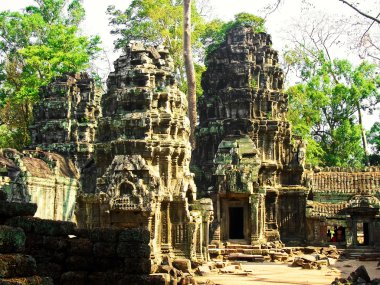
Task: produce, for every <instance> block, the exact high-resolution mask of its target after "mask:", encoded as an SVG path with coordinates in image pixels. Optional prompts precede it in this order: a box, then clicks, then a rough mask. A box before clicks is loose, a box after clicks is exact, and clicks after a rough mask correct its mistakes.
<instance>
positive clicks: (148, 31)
mask: <svg viewBox="0 0 380 285" xmlns="http://www.w3.org/2000/svg"><path fill="white" fill-rule="evenodd" d="M191 12H192V16H191V19H192V26H193V30H192V34H191V39H192V45H193V49H194V50H197V49H198V48H199V47H200V46H201V43H200V40H199V39H200V35H201V34H202V33H203V32H204V29H205V20H204V19H203V17H202V16H201V15H200V14H199V12H198V10H197V8H196V5H195V3H194V2H193V3H192V11H191ZM107 14H108V15H109V16H110V24H111V26H112V27H113V30H112V31H111V33H112V34H115V35H118V36H119V37H118V39H117V40H116V41H115V48H116V49H122V48H124V47H125V46H126V45H127V44H128V43H129V42H130V41H133V40H138V41H143V42H145V43H147V44H152V45H160V44H162V45H165V46H167V47H168V48H169V51H170V53H171V55H172V56H173V59H174V64H175V66H176V67H177V68H178V69H180V72H182V70H183V66H184V63H183V58H182V53H183V1H181V0H174V1H173V0H133V1H132V3H131V4H130V5H129V7H128V8H127V9H126V10H125V11H121V10H118V9H116V8H115V6H109V7H108V9H107Z"/></svg>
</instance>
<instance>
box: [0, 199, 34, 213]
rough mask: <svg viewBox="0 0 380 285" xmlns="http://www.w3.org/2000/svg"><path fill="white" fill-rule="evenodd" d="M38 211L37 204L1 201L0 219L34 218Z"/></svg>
mask: <svg viewBox="0 0 380 285" xmlns="http://www.w3.org/2000/svg"><path fill="white" fill-rule="evenodd" d="M36 211H37V204H33V203H17V202H6V201H1V199H0V217H15V216H33V215H34V214H35V213H36Z"/></svg>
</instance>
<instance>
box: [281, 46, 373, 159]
mask: <svg viewBox="0 0 380 285" xmlns="http://www.w3.org/2000/svg"><path fill="white" fill-rule="evenodd" d="M316 54H317V56H316V57H314V58H312V57H307V56H305V57H303V58H302V60H296V61H294V62H296V63H297V64H298V65H299V66H300V67H301V77H302V79H303V82H304V83H301V84H297V85H295V86H292V87H290V88H289V90H288V93H289V105H290V106H289V107H290V108H289V109H290V111H289V120H290V121H291V122H292V125H293V131H294V133H295V134H296V135H300V136H303V137H304V138H307V140H308V144H309V146H308V154H307V155H308V156H307V159H308V162H309V163H312V164H323V165H327V166H360V165H362V164H363V162H364V150H363V148H362V146H361V139H362V126H361V125H360V123H359V120H358V118H359V115H360V113H359V112H361V111H363V110H368V109H371V108H374V107H375V106H376V104H377V103H378V101H379V100H380V92H379V86H380V76H379V75H378V74H377V72H376V66H375V65H372V64H369V63H367V62H362V63H361V64H360V65H358V66H354V65H353V64H351V63H350V62H349V61H348V60H342V59H335V60H332V61H331V60H328V59H326V56H325V54H324V53H323V52H319V53H316Z"/></svg>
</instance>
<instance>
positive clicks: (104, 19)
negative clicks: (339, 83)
mask: <svg viewBox="0 0 380 285" xmlns="http://www.w3.org/2000/svg"><path fill="white" fill-rule="evenodd" d="M377 1H378V0H366V1H361V2H365V5H368V6H370V5H373V3H375V2H377ZM208 2H209V5H210V8H211V9H210V11H211V17H210V18H220V19H222V20H224V21H228V20H231V19H233V17H234V15H236V14H237V13H240V12H248V13H251V14H255V15H259V16H262V17H263V16H265V14H266V12H265V11H268V10H264V8H265V6H267V5H268V4H269V3H274V2H275V0H209V1H208ZM303 2H304V0H283V3H282V4H280V6H279V7H278V9H277V10H276V11H275V12H273V13H271V14H270V15H269V16H267V18H266V28H267V31H268V33H270V34H271V35H272V41H273V47H274V48H275V49H277V50H279V51H280V52H281V51H282V50H283V49H284V47H285V45H286V42H287V39H288V37H289V34H288V33H287V32H286V31H288V30H289V26H290V25H291V23H292V22H294V21H295V20H297V19H299V18H301V17H305V16H306V17H307V15H308V13H310V11H313V13H315V15H318V13H319V11H321V12H328V13H329V14H331V15H333V17H334V15H337V17H338V16H339V15H346V16H349V17H352V19H355V18H358V17H360V16H359V15H358V14H357V13H355V12H354V11H353V10H352V9H350V8H349V7H347V6H346V5H344V4H342V3H341V2H340V1H338V0H318V1H309V2H312V3H313V6H312V7H311V6H310V5H306V4H302V3H303ZM130 3H131V0H83V5H84V8H85V10H86V19H85V21H84V23H83V24H82V30H83V32H84V33H85V34H88V35H95V34H97V35H99V36H100V37H101V38H102V42H103V47H104V50H105V51H106V56H105V58H107V60H106V62H109V65H110V67H111V68H112V62H113V61H114V60H116V59H117V57H118V56H119V54H120V53H119V52H115V51H114V50H113V41H114V39H115V38H114V37H113V36H112V35H111V34H110V29H111V28H110V27H109V26H108V16H107V15H106V9H107V7H108V6H109V5H115V6H116V8H118V9H121V10H125V9H126V8H127V7H128V5H129V4H130ZM31 4H33V1H32V0H0V10H12V11H16V10H20V9H22V8H24V7H26V6H27V5H31ZM361 8H362V9H364V10H365V8H366V7H361ZM294 33H297V31H294ZM335 53H336V56H337V57H340V58H350V56H352V55H351V54H347V51H339V50H336V51H335ZM354 60H355V59H354ZM103 65H104V62H103ZM99 68H100V67H99ZM108 70H109V67H108V66H105V67H104V68H103V72H107V73H108ZM99 72H102V70H99ZM378 119H379V113H378V112H376V113H375V115H373V116H368V115H366V117H365V119H364V123H365V124H364V125H365V128H366V129H369V128H370V127H371V126H372V124H373V123H374V122H375V121H376V120H378Z"/></svg>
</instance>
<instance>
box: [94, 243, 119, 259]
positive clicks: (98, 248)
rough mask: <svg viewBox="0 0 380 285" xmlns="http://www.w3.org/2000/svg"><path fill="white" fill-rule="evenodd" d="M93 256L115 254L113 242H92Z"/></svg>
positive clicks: (110, 255)
mask: <svg viewBox="0 0 380 285" xmlns="http://www.w3.org/2000/svg"><path fill="white" fill-rule="evenodd" d="M93 251H94V256H95V257H112V256H115V255H116V247H115V244H114V243H107V242H96V243H94V249H93Z"/></svg>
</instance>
